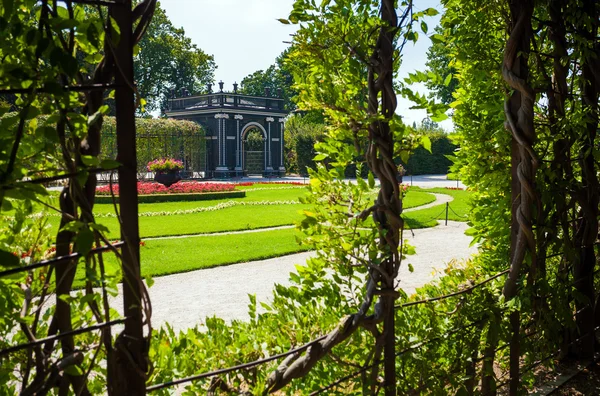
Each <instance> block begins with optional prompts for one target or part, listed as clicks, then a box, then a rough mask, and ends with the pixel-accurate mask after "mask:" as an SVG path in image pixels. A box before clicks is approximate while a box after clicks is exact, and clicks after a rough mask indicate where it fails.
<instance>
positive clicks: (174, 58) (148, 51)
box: [134, 5, 216, 112]
mask: <svg viewBox="0 0 600 396" xmlns="http://www.w3.org/2000/svg"><path fill="white" fill-rule="evenodd" d="M138 47H139V51H138V53H137V55H136V57H135V62H134V73H135V79H136V83H137V87H138V90H139V92H140V95H141V96H142V97H143V98H145V99H146V101H147V104H146V112H151V111H154V110H161V111H162V110H163V109H165V108H166V104H167V99H168V98H169V97H170V92H171V89H174V90H175V91H176V94H177V96H180V95H181V89H182V88H185V89H187V90H188V91H189V92H192V93H194V94H199V93H202V92H205V91H206V84H207V83H212V82H213V81H214V73H215V69H216V64H215V61H214V57H213V56H212V55H208V54H206V53H205V52H204V51H202V49H200V48H198V47H197V46H196V44H193V43H192V40H191V39H190V38H189V37H187V36H186V35H185V31H184V30H183V28H177V27H175V26H174V25H173V23H172V22H171V21H170V20H169V18H168V17H167V15H166V14H165V11H164V10H163V9H162V8H161V7H160V5H157V7H156V10H155V11H154V16H153V17H152V22H151V23H150V25H149V27H148V30H147V31H146V34H145V35H144V37H143V38H142V41H140V43H139V44H138Z"/></svg>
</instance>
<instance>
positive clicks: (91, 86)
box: [0, 84, 121, 94]
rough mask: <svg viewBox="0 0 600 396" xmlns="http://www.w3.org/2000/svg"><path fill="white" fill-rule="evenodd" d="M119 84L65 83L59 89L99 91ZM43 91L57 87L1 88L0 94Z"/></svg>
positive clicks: (53, 89)
mask: <svg viewBox="0 0 600 396" xmlns="http://www.w3.org/2000/svg"><path fill="white" fill-rule="evenodd" d="M119 87H121V85H119V84H87V85H64V86H61V87H60V88H59V89H60V90H63V91H70V92H86V91H99V90H104V89H113V88H119ZM33 91H35V92H42V93H52V92H54V91H56V89H55V88H48V87H39V88H5V89H0V94H26V93H30V92H33Z"/></svg>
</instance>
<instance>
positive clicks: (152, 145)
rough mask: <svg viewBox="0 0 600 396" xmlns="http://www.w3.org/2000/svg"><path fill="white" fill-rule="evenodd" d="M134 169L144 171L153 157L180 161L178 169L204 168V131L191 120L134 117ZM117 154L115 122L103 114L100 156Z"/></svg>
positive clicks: (108, 156) (113, 156) (114, 156)
mask: <svg viewBox="0 0 600 396" xmlns="http://www.w3.org/2000/svg"><path fill="white" fill-rule="evenodd" d="M136 128H137V153H136V154H137V163H138V172H146V171H147V164H148V163H149V162H151V161H153V160H155V159H157V158H172V159H176V160H179V161H181V162H182V169H184V170H194V171H201V170H204V169H205V156H206V141H205V140H204V135H205V133H204V130H203V129H202V128H201V127H200V125H199V124H197V123H195V122H192V121H184V120H174V119H167V118H158V119H157V118H137V119H136ZM116 153H117V135H116V122H115V118H114V117H104V121H103V124H102V148H101V157H102V159H104V158H110V159H115V158H116Z"/></svg>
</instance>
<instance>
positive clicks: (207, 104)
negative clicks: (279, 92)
mask: <svg viewBox="0 0 600 396" xmlns="http://www.w3.org/2000/svg"><path fill="white" fill-rule="evenodd" d="M218 108H239V109H249V110H261V111H266V112H269V111H273V112H281V111H283V110H284V108H283V99H281V98H277V97H264V96H250V95H242V94H236V93H226V92H217V93H210V94H204V95H195V96H186V97H180V98H172V99H169V108H168V112H177V111H184V110H205V109H218Z"/></svg>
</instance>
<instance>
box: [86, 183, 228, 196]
mask: <svg viewBox="0 0 600 396" xmlns="http://www.w3.org/2000/svg"><path fill="white" fill-rule="evenodd" d="M137 189H138V194H140V195H152V194H190V193H209V192H219V191H233V190H234V189H235V185H233V184H231V183H201V182H180V183H175V184H173V185H172V186H171V187H165V186H163V185H162V184H160V183H153V182H138V184H137ZM113 191H114V193H115V195H119V186H118V185H116V184H115V185H113ZM96 194H98V195H110V186H100V187H97V188H96Z"/></svg>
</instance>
